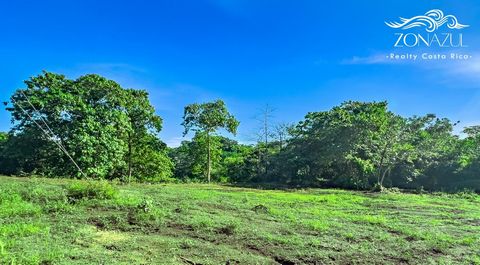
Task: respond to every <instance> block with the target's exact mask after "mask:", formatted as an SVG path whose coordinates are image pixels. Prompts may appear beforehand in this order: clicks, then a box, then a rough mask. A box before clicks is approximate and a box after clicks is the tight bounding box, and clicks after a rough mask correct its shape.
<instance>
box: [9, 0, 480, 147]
mask: <svg viewBox="0 0 480 265" xmlns="http://www.w3.org/2000/svg"><path fill="white" fill-rule="evenodd" d="M113 3H116V4H115V5H113ZM122 3H123V4H122ZM182 3H184V2H175V3H172V2H165V1H161V2H156V1H140V2H137V3H136V4H127V2H126V1H115V2H113V1H104V2H102V3H96V2H94V1H81V2H80V1H71V2H68V3H64V2H61V1H43V2H42V3H3V4H0V21H1V22H2V24H3V25H10V26H7V27H6V29H5V31H4V32H3V36H4V40H5V41H4V42H2V44H0V56H1V58H2V64H1V67H2V68H1V69H2V70H3V73H4V76H3V77H2V80H1V84H2V86H1V87H0V91H1V93H2V97H1V99H0V100H1V101H2V102H3V101H8V99H9V97H10V95H11V94H12V93H13V91H14V90H15V89H18V88H23V87H24V85H23V80H26V79H28V78H29V77H31V76H35V75H38V74H40V73H41V71H42V70H46V71H51V72H55V73H59V74H64V75H66V76H67V77H68V78H77V77H79V76H80V75H85V74H90V73H92V74H99V75H102V76H104V77H106V78H109V79H112V80H114V81H116V82H118V83H119V84H120V85H122V87H125V88H135V89H145V90H147V91H148V92H149V93H150V99H151V102H152V104H153V106H154V107H155V108H156V111H157V114H159V115H160V116H161V117H162V118H163V120H164V123H163V125H164V126H163V130H162V132H161V133H160V137H161V139H162V140H163V141H164V142H166V143H167V144H168V145H169V146H171V147H173V146H177V145H178V144H179V143H180V142H181V141H182V140H185V139H188V137H187V138H184V137H182V131H183V128H182V126H181V122H182V114H183V107H184V106H185V105H187V104H190V103H194V102H199V103H200V102H205V101H210V100H214V99H217V98H220V99H223V100H224V101H225V102H226V104H227V106H228V107H229V109H230V111H231V112H232V113H233V114H234V115H235V116H236V117H237V119H238V120H240V122H241V124H240V128H239V133H238V135H237V136H236V137H232V136H229V137H231V138H233V139H235V140H237V141H239V142H242V143H249V142H252V141H253V139H252V137H253V135H254V133H255V130H256V128H257V126H258V124H257V121H256V120H255V116H257V115H258V114H259V112H260V111H259V109H261V108H263V107H265V105H266V104H268V105H270V106H271V107H272V108H274V109H276V111H275V113H274V114H273V115H274V118H273V122H292V123H296V122H298V121H299V120H301V119H302V118H303V117H304V116H305V114H306V113H307V112H311V111H323V110H328V109H330V108H331V107H333V106H336V105H339V104H341V103H342V102H344V101H347V100H358V101H387V102H388V103H389V108H390V110H392V111H394V112H395V113H398V114H400V115H402V116H413V115H424V114H427V113H435V114H437V115H438V117H446V118H449V119H450V120H452V121H454V122H455V121H460V124H459V125H458V126H457V127H456V130H455V132H456V133H457V134H458V133H460V131H461V130H462V128H463V127H466V126H469V125H474V124H480V118H479V116H480V90H479V85H478V84H479V83H480V57H478V56H480V51H479V49H478V47H480V46H479V42H480V38H479V37H478V33H479V28H478V22H479V21H480V16H479V14H480V7H478V5H475V2H474V1H473V0H470V1H462V2H461V3H459V2H451V1H424V2H418V1H413V0H409V1H403V2H401V3H388V4H387V3H384V2H383V1H369V2H368V3H360V2H358V1H357V2H355V1H353V0H349V1H340V2H335V1H329V2H328V4H327V3H325V2H323V3H318V2H315V1H301V2H297V3H296V4H295V5H294V6H292V5H289V4H288V3H287V2H279V3H276V5H272V4H270V3H268V2H267V1H224V0H205V1H198V2H188V5H182ZM347 5H348V6H349V8H348V9H343V8H342V7H345V6H347ZM433 9H441V10H443V11H444V12H445V15H447V14H448V15H450V14H454V15H455V16H456V17H457V18H458V20H459V23H463V24H468V25H469V27H466V28H463V29H461V32H462V34H463V41H464V42H465V45H467V46H468V47H464V48H461V50H460V51H459V53H463V54H469V55H470V56H471V58H470V59H468V60H454V61H453V60H447V61H445V60H442V61H421V62H420V61H418V60H417V61H411V60H407V61H406V60H388V58H386V56H388V55H390V54H391V53H398V54H399V55H405V56H408V54H413V53H416V52H419V51H420V50H422V49H414V50H406V49H400V50H396V49H394V48H393V47H392V45H393V43H394V42H395V38H394V35H393V34H394V33H395V32H396V31H395V30H393V29H391V28H389V27H388V26H387V25H386V22H393V21H397V20H398V19H399V17H406V18H410V17H413V16H416V15H421V14H424V13H425V12H427V11H429V10H433ZM38 11H42V12H38ZM32 25H35V26H34V27H32ZM422 34H423V33H422ZM450 50H452V48H435V49H430V50H429V51H428V53H429V54H432V55H435V54H438V53H446V52H450ZM452 52H453V51H452ZM455 52H457V51H455ZM10 126H11V124H10V114H9V113H8V112H7V111H5V109H4V108H2V109H1V110H0V131H7V130H9V128H10Z"/></svg>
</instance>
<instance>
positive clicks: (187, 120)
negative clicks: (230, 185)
mask: <svg viewBox="0 0 480 265" xmlns="http://www.w3.org/2000/svg"><path fill="white" fill-rule="evenodd" d="M182 125H183V126H184V128H185V132H184V135H187V134H188V132H189V131H190V130H193V131H197V132H200V133H204V134H205V136H206V150H207V163H206V169H205V171H206V177H207V180H208V182H210V180H211V171H212V162H211V161H212V159H211V157H212V154H211V136H212V134H215V132H216V131H218V130H219V129H225V130H226V131H227V132H230V133H232V134H234V135H235V134H236V133H237V128H238V125H239V121H237V119H235V117H234V116H233V115H232V114H230V113H229V112H228V110H227V107H226V105H225V103H224V102H223V101H222V100H216V101H214V102H207V103H203V104H197V103H195V104H190V105H188V106H186V107H185V110H184V115H183V123H182Z"/></svg>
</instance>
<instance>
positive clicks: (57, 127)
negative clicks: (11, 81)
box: [0, 72, 172, 180]
mask: <svg viewBox="0 0 480 265" xmlns="http://www.w3.org/2000/svg"><path fill="white" fill-rule="evenodd" d="M25 84H26V86H27V87H26V88H25V89H19V90H17V91H16V92H15V93H14V94H13V95H12V97H11V99H12V102H13V106H11V107H8V108H7V110H8V111H10V112H11V114H12V118H13V120H14V121H15V125H14V127H13V128H12V130H11V132H10V134H9V137H8V140H7V141H6V143H5V141H4V140H3V139H4V138H5V137H4V135H3V134H2V136H1V137H0V148H2V149H3V151H2V157H0V164H1V165H4V166H3V167H2V168H1V169H0V171H1V172H3V173H6V174H20V173H22V172H25V173H27V174H40V175H45V176H52V177H59V176H65V177H72V176H77V177H85V176H83V175H81V174H80V172H79V171H78V170H77V169H76V167H75V166H74V165H73V164H72V161H71V160H70V158H69V157H68V156H67V155H66V154H65V153H64V152H62V151H61V150H60V149H59V148H58V146H57V145H56V144H55V141H56V142H58V143H60V144H62V145H63V146H64V147H65V149H66V150H67V151H68V153H70V155H71V156H72V158H73V159H74V160H75V161H76V162H77V163H78V164H79V166H80V168H82V169H83V171H84V172H85V174H86V175H87V176H89V177H92V178H99V179H104V178H107V179H113V178H121V179H127V180H130V179H131V178H132V176H133V177H136V178H139V177H142V178H146V179H152V180H159V179H162V178H168V177H169V176H171V167H172V165H171V163H170V162H169V161H168V157H167V156H166V153H165V146H164V145H163V144H162V143H161V142H160V140H159V139H158V138H157V134H158V132H159V131H160V130H161V128H162V119H161V118H160V117H159V116H158V115H156V114H155V110H154V108H153V107H152V105H151V104H150V102H149V100H148V93H147V92H145V91H142V90H133V89H124V88H122V87H121V86H120V85H119V84H117V83H116V82H114V81H112V80H108V79H106V78H103V77H101V76H98V75H85V76H81V77H79V78H78V79H76V80H70V79H67V78H66V77H65V76H63V75H59V74H53V73H49V72H44V73H43V74H41V75H38V76H36V77H32V78H30V79H29V80H27V81H26V82H25ZM37 125H40V126H41V127H43V130H42V129H40V128H39V127H38V126H37ZM47 125H48V128H47ZM49 129H51V131H52V132H53V134H54V135H55V136H53V135H52V134H51V133H50V132H49ZM45 131H47V132H48V134H49V135H48V136H47V135H46V134H45ZM152 163H156V166H152Z"/></svg>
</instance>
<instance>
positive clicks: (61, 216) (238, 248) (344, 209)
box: [0, 177, 480, 264]
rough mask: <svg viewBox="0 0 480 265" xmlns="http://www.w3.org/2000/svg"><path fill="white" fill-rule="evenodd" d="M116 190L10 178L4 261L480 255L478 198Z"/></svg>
mask: <svg viewBox="0 0 480 265" xmlns="http://www.w3.org/2000/svg"><path fill="white" fill-rule="evenodd" d="M85 187H87V188H85ZM90 187H93V188H90ZM85 189H87V191H85ZM92 189H98V190H94V191H93V192H91V191H92ZM117 189H118V192H117V191H115V189H112V188H111V187H110V186H109V185H108V184H105V183H99V184H98V185H96V184H93V185H92V183H86V184H85V185H83V184H82V182H78V181H71V180H60V179H34V178H32V179H29V178H9V177H0V261H1V262H0V263H2V264H194V263H195V264H480V247H479V246H480V197H479V196H474V195H468V194H464V195H447V194H433V195H414V194H401V193H395V194H378V193H362V192H351V191H342V190H321V189H308V190H296V191H264V190H254V189H245V188H233V187H228V186H218V185H201V184H184V185H181V184H172V185H170V184H169V185H143V184H132V185H118V186H117ZM72 194H73V195H72ZM79 194H80V195H79ZM97 194H99V196H96V195H97ZM72 198H73V199H72Z"/></svg>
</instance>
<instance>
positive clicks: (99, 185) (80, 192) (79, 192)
mask: <svg viewBox="0 0 480 265" xmlns="http://www.w3.org/2000/svg"><path fill="white" fill-rule="evenodd" d="M117 194H118V190H117V189H116V188H115V187H114V186H112V185H111V184H110V183H109V182H107V181H104V180H102V181H91V180H88V181H85V180H84V181H75V182H73V183H72V184H70V186H68V187H67V197H68V199H69V201H70V202H76V201H78V200H82V199H101V200H103V199H113V198H115V197H116V196H117Z"/></svg>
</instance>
